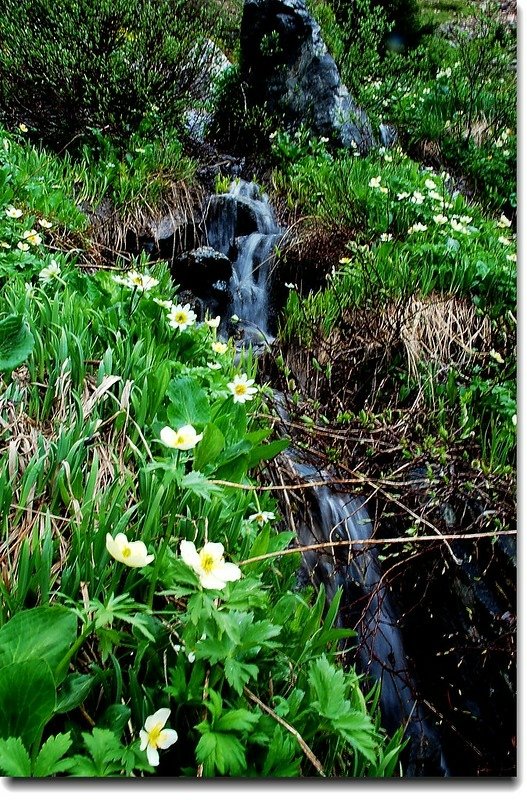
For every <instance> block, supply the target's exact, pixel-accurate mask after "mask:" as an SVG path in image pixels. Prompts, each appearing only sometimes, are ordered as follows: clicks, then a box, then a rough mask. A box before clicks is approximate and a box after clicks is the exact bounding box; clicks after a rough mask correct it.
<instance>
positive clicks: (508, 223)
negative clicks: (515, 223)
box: [496, 214, 512, 228]
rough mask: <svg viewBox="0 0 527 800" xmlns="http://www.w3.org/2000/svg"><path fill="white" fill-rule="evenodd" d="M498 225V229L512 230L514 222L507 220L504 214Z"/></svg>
mask: <svg viewBox="0 0 527 800" xmlns="http://www.w3.org/2000/svg"><path fill="white" fill-rule="evenodd" d="M496 225H497V226H498V228H510V227H511V225H512V222H511V221H510V219H507V217H506V216H505V214H502V215H501V217H500V218H499V220H498V222H497V223H496Z"/></svg>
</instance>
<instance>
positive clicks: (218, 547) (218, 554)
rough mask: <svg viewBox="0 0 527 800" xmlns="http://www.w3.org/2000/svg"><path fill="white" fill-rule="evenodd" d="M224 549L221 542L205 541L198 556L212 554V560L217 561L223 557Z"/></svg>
mask: <svg viewBox="0 0 527 800" xmlns="http://www.w3.org/2000/svg"><path fill="white" fill-rule="evenodd" d="M224 549H225V548H224V547H223V545H222V544H221V542H207V544H206V545H204V546H203V548H202V550H201V552H200V557H201V558H203V556H212V558H213V559H214V561H219V560H220V558H223V551H224Z"/></svg>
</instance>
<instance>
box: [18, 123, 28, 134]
mask: <svg viewBox="0 0 527 800" xmlns="http://www.w3.org/2000/svg"><path fill="white" fill-rule="evenodd" d="M18 128H19V130H21V131H22V133H27V132H28V130H29V128H28V127H27V125H26V124H25V123H24V122H20V123H19V125H18Z"/></svg>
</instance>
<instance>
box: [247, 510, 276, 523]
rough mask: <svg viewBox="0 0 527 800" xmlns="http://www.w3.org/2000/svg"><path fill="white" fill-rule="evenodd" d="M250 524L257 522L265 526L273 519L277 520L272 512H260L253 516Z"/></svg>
mask: <svg viewBox="0 0 527 800" xmlns="http://www.w3.org/2000/svg"><path fill="white" fill-rule="evenodd" d="M248 519H249V522H257V523H258V525H265V523H266V522H269V520H271V519H276V517H275V515H274V514H273V512H272V511H258V512H257V513H256V514H251V516H250V517H249V518H248Z"/></svg>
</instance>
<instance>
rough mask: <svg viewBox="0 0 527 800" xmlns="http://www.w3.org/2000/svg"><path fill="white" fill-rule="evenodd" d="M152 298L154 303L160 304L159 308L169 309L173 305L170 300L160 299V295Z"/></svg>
mask: <svg viewBox="0 0 527 800" xmlns="http://www.w3.org/2000/svg"><path fill="white" fill-rule="evenodd" d="M114 280H115V278H114ZM152 300H153V301H154V303H157V305H158V306H161V308H167V309H169V310H170V309H171V308H172V307H173V305H174V303H173V302H172V300H162V299H161V298H160V297H153V298H152Z"/></svg>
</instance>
